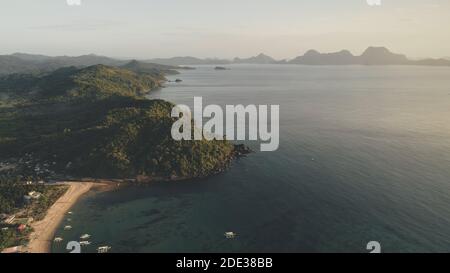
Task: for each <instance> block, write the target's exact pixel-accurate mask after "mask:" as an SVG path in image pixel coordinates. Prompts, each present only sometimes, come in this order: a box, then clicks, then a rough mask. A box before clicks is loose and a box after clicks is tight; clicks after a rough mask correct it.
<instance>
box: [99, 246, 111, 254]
mask: <svg viewBox="0 0 450 273" xmlns="http://www.w3.org/2000/svg"><path fill="white" fill-rule="evenodd" d="M110 250H111V247H110V246H101V247H98V248H97V252H98V253H108V251H110Z"/></svg>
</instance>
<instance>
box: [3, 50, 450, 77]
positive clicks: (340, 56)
mask: <svg viewBox="0 0 450 273" xmlns="http://www.w3.org/2000/svg"><path fill="white" fill-rule="evenodd" d="M447 58H448V57H447ZM447 58H441V59H431V58H430V59H422V60H411V59H408V58H407V57H406V56H405V55H402V54H396V53H392V52H391V51H389V50H388V49H387V48H385V47H369V48H367V49H366V50H365V51H364V53H363V54H361V55H360V56H356V55H353V54H352V53H351V52H350V51H348V50H342V51H339V52H333V53H320V52H318V51H316V50H309V51H307V52H306V53H305V54H304V55H302V56H298V57H296V58H294V59H292V60H289V61H287V60H276V59H274V58H272V57H270V56H267V55H265V54H262V53H261V54H259V55H257V56H254V57H249V58H235V59H233V60H226V59H201V58H195V57H173V58H158V59H150V60H145V61H140V62H137V61H135V63H133V61H130V60H119V59H114V58H109V57H104V56H98V55H94V54H90V55H83V56H78V57H69V56H59V57H49V56H44V55H33V54H24V53H15V54H12V55H0V75H1V74H13V73H38V72H49V71H53V70H55V69H58V68H61V67H68V66H75V67H87V66H91V65H97V64H102V65H108V66H115V67H121V66H126V65H128V66H129V67H125V68H127V69H131V70H133V68H135V69H139V70H152V69H153V70H154V69H157V70H165V71H166V72H170V71H172V72H173V70H174V69H183V68H184V67H179V66H185V65H227V64H244V63H246V64H302V65H424V66H450V59H447ZM144 64H147V65H144ZM158 65H159V67H157V66H158ZM161 65H164V66H161ZM137 66H139V67H137ZM145 66H147V67H145Z"/></svg>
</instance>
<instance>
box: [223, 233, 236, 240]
mask: <svg viewBox="0 0 450 273" xmlns="http://www.w3.org/2000/svg"><path fill="white" fill-rule="evenodd" d="M236 236H237V234H236V233H234V232H225V237H226V238H227V239H234V238H236Z"/></svg>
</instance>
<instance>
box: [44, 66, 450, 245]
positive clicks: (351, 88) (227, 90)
mask: <svg viewBox="0 0 450 273" xmlns="http://www.w3.org/2000/svg"><path fill="white" fill-rule="evenodd" d="M230 67H231V70H226V71H215V70H214V67H211V66H201V67H198V68H197V70H192V71H191V70H189V71H182V73H181V74H180V75H177V76H173V77H171V78H172V79H175V78H180V79H182V80H183V82H182V83H169V84H168V87H167V88H164V89H161V90H159V91H155V92H153V93H152V94H151V95H150V97H152V98H162V99H166V100H169V101H172V102H175V103H182V104H188V105H192V104H193V97H194V96H202V97H203V99H204V104H219V105H225V104H244V105H246V104H257V105H259V104H279V105H280V108H281V111H280V148H279V150H278V151H276V152H266V153H263V152H258V150H259V145H258V143H249V144H250V145H251V146H252V148H253V149H255V150H256V151H257V152H256V153H254V154H251V155H250V156H248V157H247V158H243V159H240V160H238V161H237V162H235V163H234V164H233V166H232V167H231V168H230V169H229V170H228V171H227V172H226V173H223V174H221V175H218V176H215V177H211V178H208V179H204V180H201V181H185V182H178V183H156V184H151V185H148V186H132V187H125V188H121V189H119V190H115V191H112V192H103V193H90V194H88V195H86V196H85V197H83V198H82V199H81V200H80V202H79V203H78V204H77V205H76V206H75V207H74V208H73V215H71V216H68V218H71V222H70V224H71V225H72V226H73V230H71V231H63V230H62V227H63V226H64V225H66V224H67V223H69V222H67V219H66V221H65V222H64V223H62V224H61V228H60V229H59V230H58V232H57V235H58V236H62V237H64V239H65V240H66V242H64V243H62V244H54V245H53V247H52V248H53V251H54V252H67V251H66V250H65V243H67V241H70V240H78V238H79V236H80V235H81V234H84V233H89V234H92V238H91V239H90V240H91V241H92V245H91V246H89V247H86V248H83V251H85V252H95V248H96V247H97V246H99V245H110V246H112V252H164V253H165V252H244V253H245V252H282V253H286V252H368V250H366V245H367V243H368V242H369V241H378V242H380V244H381V248H382V251H383V252H450V68H440V67H413V66H410V67H405V66H374V67H365V66H342V67H340V66H317V67H315V66H295V65H292V66H290V65H233V66H230ZM227 231H233V232H236V233H237V234H238V236H237V238H236V239H234V240H227V239H226V238H225V237H224V233H225V232H227Z"/></svg>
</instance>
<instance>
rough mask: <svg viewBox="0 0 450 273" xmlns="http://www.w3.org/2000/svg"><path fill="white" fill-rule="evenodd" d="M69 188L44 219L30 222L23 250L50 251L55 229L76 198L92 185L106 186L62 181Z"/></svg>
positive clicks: (105, 184)
mask: <svg viewBox="0 0 450 273" xmlns="http://www.w3.org/2000/svg"><path fill="white" fill-rule="evenodd" d="M61 185H68V186H69V189H67V191H66V192H65V193H64V195H63V196H61V197H60V198H59V199H58V200H57V201H56V202H55V203H54V204H53V205H52V206H51V207H50V209H49V210H48V211H47V214H46V215H45V217H44V219H42V220H40V221H37V222H34V223H32V224H31V227H32V228H33V230H34V231H33V232H32V233H31V235H30V238H29V239H30V241H29V243H28V245H27V246H26V247H25V249H24V251H23V252H26V253H50V248H51V243H52V242H53V237H54V235H55V232H56V229H57V228H58V226H59V225H60V223H61V222H62V221H63V219H64V216H65V215H66V213H67V212H68V211H69V210H70V208H72V206H73V205H75V204H76V202H77V201H78V199H79V198H80V197H81V196H83V195H84V194H86V193H88V192H89V191H90V190H92V188H94V187H107V185H108V184H107V183H106V182H101V183H96V182H63V183H61Z"/></svg>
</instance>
